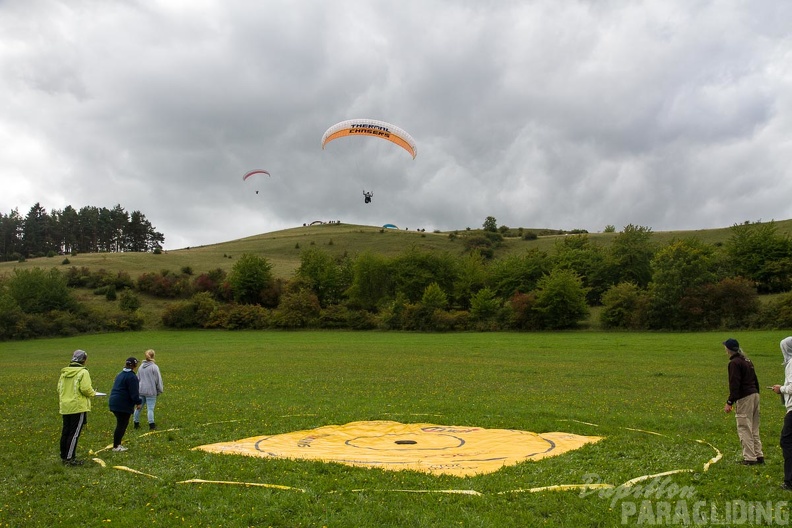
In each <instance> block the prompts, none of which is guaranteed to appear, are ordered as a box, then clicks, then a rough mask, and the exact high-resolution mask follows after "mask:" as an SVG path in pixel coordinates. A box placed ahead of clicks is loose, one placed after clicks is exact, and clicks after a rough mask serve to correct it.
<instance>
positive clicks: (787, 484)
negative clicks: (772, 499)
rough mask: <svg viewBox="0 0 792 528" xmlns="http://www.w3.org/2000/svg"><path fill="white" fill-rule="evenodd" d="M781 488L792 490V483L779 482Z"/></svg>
mask: <svg viewBox="0 0 792 528" xmlns="http://www.w3.org/2000/svg"><path fill="white" fill-rule="evenodd" d="M781 489H782V490H787V491H792V484H790V483H788V482H784V483H783V484H781Z"/></svg>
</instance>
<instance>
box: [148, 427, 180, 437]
mask: <svg viewBox="0 0 792 528" xmlns="http://www.w3.org/2000/svg"><path fill="white" fill-rule="evenodd" d="M178 430H179V428H178V427H173V428H171V429H155V430H153V431H149V432H148V433H143V434H140V435H138V436H139V437H141V438H142V437H144V436H149V435H155V434H160V433H168V432H170V431H178Z"/></svg>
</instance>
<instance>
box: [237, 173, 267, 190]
mask: <svg viewBox="0 0 792 528" xmlns="http://www.w3.org/2000/svg"><path fill="white" fill-rule="evenodd" d="M254 174H266V175H267V176H269V175H270V173H269V172H267V171H265V170H264V169H254V170H252V171H250V172H246V173H245V175H244V176H242V181H247V179H248V178H250V177H251V176H253V175H254ZM258 193H259V192H258V189H256V194H258Z"/></svg>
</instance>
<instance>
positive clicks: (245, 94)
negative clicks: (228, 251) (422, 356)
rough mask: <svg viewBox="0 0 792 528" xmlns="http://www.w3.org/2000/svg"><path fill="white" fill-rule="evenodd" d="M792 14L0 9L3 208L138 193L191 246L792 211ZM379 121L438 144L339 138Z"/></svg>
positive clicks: (615, 2) (272, 2)
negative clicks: (314, 232) (331, 133)
mask: <svg viewBox="0 0 792 528" xmlns="http://www.w3.org/2000/svg"><path fill="white" fill-rule="evenodd" d="M790 21H792V2H789V1H788V0H713V1H706V0H644V1H641V0H589V1H585V0H578V1H573V0H534V1H510V0H498V1H485V0H466V1H463V0H456V1H452V0H448V1H442V0H401V1H399V2H393V1H384V0H358V1H352V0H332V1H327V0H315V1H313V0H311V1H300V0H259V1H249V0H159V1H154V0H140V1H133V0H124V1H115V0H63V1H58V0H0V184H1V187H2V188H1V189H0V212H2V213H3V214H8V213H9V212H11V211H12V210H13V209H15V208H17V209H18V210H19V212H20V213H21V214H22V215H23V216H24V215H25V214H26V213H27V212H28V210H29V209H30V207H31V206H32V205H34V204H35V203H37V202H38V203H40V204H41V205H42V206H43V207H44V208H46V209H47V210H48V211H51V210H53V209H62V208H63V207H65V206H66V205H72V206H74V207H75V208H77V209H79V208H80V207H83V206H86V205H92V206H97V207H107V208H112V207H113V206H114V205H116V204H120V205H121V206H122V207H124V209H126V210H127V211H129V212H132V211H135V210H138V211H141V212H142V213H144V214H145V215H146V218H147V219H148V220H149V221H150V222H151V223H152V225H153V226H154V227H155V228H156V229H157V230H158V231H160V232H161V233H163V234H164V235H165V247H166V248H168V249H176V248H180V247H185V246H197V245H202V244H212V243H217V242H223V241H227V240H233V239H236V238H241V237H246V236H251V235H256V234H259V233H265V232H269V231H275V230H278V229H283V228H289V227H296V226H301V225H302V224H303V223H309V222H312V221H314V220H323V221H326V220H340V221H342V222H344V223H360V224H367V225H383V224H385V223H393V224H396V225H397V226H399V227H400V228H408V229H411V230H412V229H416V228H424V229H426V230H427V231H431V230H435V229H440V230H444V231H445V230H451V229H464V228H466V227H472V228H476V227H481V225H482V224H483V222H484V220H485V218H486V217H487V216H494V217H495V218H496V220H497V223H498V225H507V226H511V227H518V226H522V227H548V228H556V229H586V230H588V231H590V232H598V231H602V230H603V229H604V228H605V226H607V225H614V226H616V228H617V229H618V230H621V228H622V227H624V226H625V225H627V224H635V225H641V226H647V227H650V228H652V229H653V230H654V231H666V230H675V229H702V228H712V227H728V226H730V225H733V224H735V223H741V222H743V221H746V220H750V221H758V220H762V221H769V220H772V219H775V220H782V219H788V218H792V23H790ZM362 117H365V118H373V119H379V120H383V121H387V122H390V123H393V124H395V125H397V126H399V127H401V128H403V129H404V130H406V131H407V132H409V133H410V134H411V135H412V136H413V137H414V138H415V140H416V143H417V146H418V155H417V157H416V158H415V159H414V160H413V159H412V158H411V157H410V156H409V154H407V153H406V152H405V151H404V150H402V149H400V148H398V147H396V146H395V145H393V144H391V143H389V142H387V141H383V140H381V139H377V138H372V137H365V138H360V137H355V138H341V139H338V140H336V141H333V142H331V143H329V144H328V145H327V146H326V149H325V150H322V148H321V145H320V142H321V138H322V135H323V133H324V132H325V130H326V129H327V128H328V127H330V126H331V125H333V124H335V123H337V122H339V121H342V120H346V119H352V118H362ZM252 169H266V170H268V171H269V172H270V173H271V176H270V177H269V178H267V177H266V176H262V177H253V178H250V179H249V180H247V181H245V182H243V181H242V175H243V174H244V173H245V172H247V171H249V170H252ZM364 189H365V190H370V191H373V192H374V199H373V201H372V203H370V204H365V203H364V201H363V195H362V191H363V190H364ZM256 191H259V192H258V194H256Z"/></svg>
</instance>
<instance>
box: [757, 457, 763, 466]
mask: <svg viewBox="0 0 792 528" xmlns="http://www.w3.org/2000/svg"><path fill="white" fill-rule="evenodd" d="M756 463H757V464H764V457H763V456H762V457H756Z"/></svg>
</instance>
